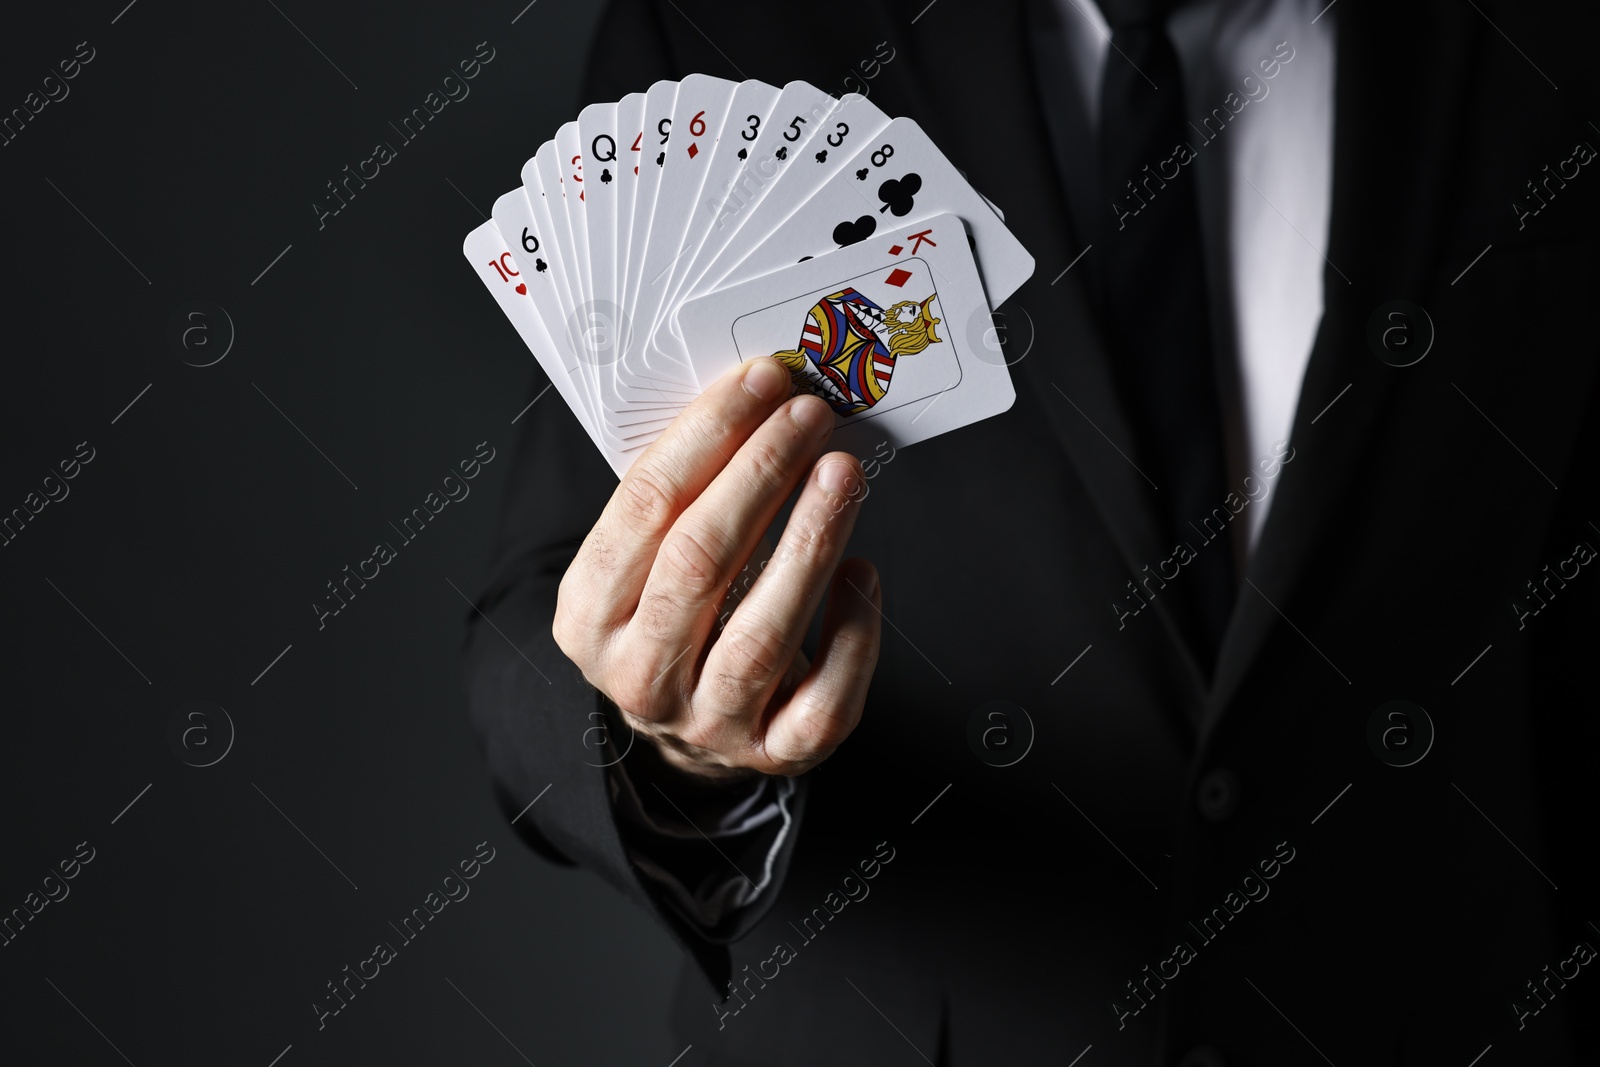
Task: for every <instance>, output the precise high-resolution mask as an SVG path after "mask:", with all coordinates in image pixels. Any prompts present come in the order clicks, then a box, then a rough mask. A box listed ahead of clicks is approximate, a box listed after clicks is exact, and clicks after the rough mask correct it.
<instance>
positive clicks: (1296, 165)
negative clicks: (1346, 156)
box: [996, 0, 1338, 550]
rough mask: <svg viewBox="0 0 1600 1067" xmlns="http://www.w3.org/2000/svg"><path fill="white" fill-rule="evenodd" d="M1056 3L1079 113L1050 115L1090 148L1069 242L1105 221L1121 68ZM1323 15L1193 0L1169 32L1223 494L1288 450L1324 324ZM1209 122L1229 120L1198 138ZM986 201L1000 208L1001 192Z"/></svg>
mask: <svg viewBox="0 0 1600 1067" xmlns="http://www.w3.org/2000/svg"><path fill="white" fill-rule="evenodd" d="M1055 3H1056V4H1057V5H1058V6H1059V8H1060V9H1061V11H1060V18H1061V21H1062V23H1063V29H1064V31H1065V35H1066V44H1067V48H1068V51H1069V53H1070V62H1069V63H1068V68H1069V69H1070V71H1071V72H1072V79H1071V84H1072V85H1073V86H1074V87H1075V89H1076V91H1077V97H1078V98H1077V99H1075V100H1070V101H1060V102H1057V101H1045V106H1046V107H1052V106H1061V107H1065V108H1067V109H1068V114H1067V115H1066V116H1065V117H1066V119H1067V120H1068V123H1069V128H1076V129H1077V130H1078V131H1079V132H1080V133H1081V138H1076V139H1078V140H1080V141H1081V143H1082V144H1083V145H1084V146H1086V150H1085V151H1083V152H1082V153H1081V154H1080V155H1078V157H1077V158H1078V159H1079V160H1080V161H1081V163H1082V165H1081V166H1077V167H1069V168H1068V170H1069V172H1068V173H1067V174H1065V175H1064V176H1063V177H1064V180H1065V181H1066V184H1067V191H1068V199H1069V200H1070V201H1071V203H1070V211H1071V215H1072V218H1073V221H1074V224H1075V225H1076V226H1077V229H1078V232H1080V233H1093V232H1094V231H1095V228H1097V227H1098V225H1099V215H1101V214H1103V213H1105V212H1108V211H1110V210H1111V207H1110V205H1109V203H1103V202H1102V201H1103V200H1104V197H1103V196H1102V195H1101V194H1100V192H1099V185H1098V181H1099V179H1098V175H1099V161H1098V158H1097V155H1096V153H1095V151H1094V147H1093V146H1095V145H1097V144H1098V142H1099V137H1098V133H1099V130H1098V126H1099V117H1100V87H1101V83H1102V81H1103V79H1104V76H1105V64H1106V63H1107V61H1108V57H1109V61H1111V62H1116V63H1125V62H1127V60H1126V59H1125V58H1123V57H1122V56H1119V55H1116V54H1115V53H1113V52H1112V51H1111V30H1110V28H1109V27H1108V26H1107V24H1106V20H1105V18H1104V17H1103V16H1102V15H1101V13H1100V9H1099V8H1098V7H1097V6H1096V5H1095V3H1094V2H1093V0H1055ZM1329 6H1330V5H1328V4H1327V0H1247V2H1243V3H1240V2H1233V0H1199V2H1197V3H1191V4H1185V5H1183V6H1182V7H1181V8H1179V10H1177V11H1176V12H1174V13H1173V14H1172V16H1171V17H1170V18H1169V19H1168V21H1167V32H1168V35H1169V36H1170V37H1171V38H1172V46H1173V49H1174V50H1175V51H1176V52H1177V53H1178V64H1179V66H1180V67H1181V68H1182V69H1183V92H1184V109H1185V111H1186V112H1187V113H1188V115H1189V117H1190V119H1191V121H1192V124H1193V125H1194V127H1195V132H1194V135H1193V140H1192V141H1191V142H1190V143H1191V145H1192V146H1193V147H1194V149H1195V155H1196V158H1195V160H1194V161H1193V162H1192V163H1190V164H1189V165H1188V166H1186V167H1184V168H1183V170H1184V171H1185V172H1186V173H1184V174H1181V175H1180V177H1179V179H1178V180H1180V181H1182V180H1185V179H1189V180H1193V181H1194V182H1195V183H1196V185H1195V192H1196V195H1197V196H1198V197H1199V206H1200V229H1201V241H1202V242H1203V244H1204V246H1205V257H1206V282H1207V285H1208V290H1209V293H1210V301H1211V322H1212V335H1213V346H1214V350H1215V352H1216V353H1217V355H1218V357H1219V360H1220V362H1219V366H1218V370H1219V375H1218V379H1219V382H1220V383H1221V385H1222V387H1223V392H1224V398H1223V425H1224V426H1225V427H1227V428H1228V442H1227V464H1228V466H1227V469H1228V471H1229V477H1228V485H1227V487H1228V488H1229V489H1230V490H1235V491H1238V490H1239V483H1240V481H1241V479H1242V478H1243V476H1244V475H1245V474H1246V473H1248V472H1249V471H1250V469H1251V468H1252V467H1254V466H1255V464H1256V461H1257V460H1259V459H1261V458H1263V457H1267V456H1270V455H1271V454H1272V446H1273V445H1274V444H1275V443H1276V442H1278V441H1282V440H1284V439H1285V438H1287V437H1288V436H1289V428H1290V425H1291V424H1292V423H1293V421H1294V411H1295V405H1296V404H1297V403H1298V402H1299V398H1300V382H1301V379H1302V378H1303V377H1304V375H1305V369H1306V363H1307V362H1308V361H1309V359H1310V357H1311V343H1312V340H1313V338H1314V337H1315V336H1316V332H1317V326H1318V323H1319V322H1320V321H1321V319H1322V276H1323V271H1324V269H1326V261H1325V260H1324V259H1323V251H1324V250H1325V249H1326V248H1327V243H1328V212H1329V206H1330V203H1331V192H1332V187H1333V74H1334V32H1333V19H1334V17H1335V15H1336V12H1334V11H1328V10H1325V9H1326V8H1328V7H1329ZM1280 45H1283V46H1285V47H1283V48H1281V49H1280ZM1291 53H1292V58H1289V59H1287V60H1285V59H1283V58H1282V57H1283V56H1288V55H1291ZM1264 60H1265V61H1268V66H1267V68H1266V70H1268V71H1271V72H1272V75H1271V76H1270V77H1267V76H1266V75H1265V73H1264V71H1263V68H1262V62H1263V61H1264ZM1247 79H1248V81H1247ZM1229 94H1233V95H1232V97H1231V98H1230V95H1229ZM1213 109H1221V110H1222V111H1223V113H1224V114H1225V115H1227V116H1229V117H1228V118H1227V119H1226V121H1225V122H1223V121H1220V120H1218V119H1216V118H1212V119H1211V121H1210V123H1209V125H1208V124H1206V121H1205V120H1206V119H1207V118H1208V117H1210V116H1211V115H1212V110H1213ZM1235 109H1237V111H1236V112H1235ZM1154 162H1155V161H1152V164H1154ZM1191 171H1192V172H1193V173H1192V174H1191V173H1187V172H1191ZM1129 177H1130V178H1134V177H1136V176H1135V175H1129ZM996 195H997V196H998V197H999V198H1000V201H1001V206H1002V207H1003V206H1005V201H1004V190H1003V189H998V190H996ZM1091 222H1092V223H1094V227H1091V226H1090V223H1091ZM1089 254H1090V255H1093V254H1094V253H1093V251H1091V252H1090V253H1089ZM1334 277H1335V284H1338V281H1337V278H1338V276H1337V274H1335V276H1334ZM1235 472H1236V473H1235ZM1270 488H1271V489H1275V488H1276V485H1275V483H1274V484H1273V485H1272V486H1271V487H1270ZM1241 495H1243V494H1242V493H1241ZM1271 500H1272V495H1271V492H1270V491H1269V492H1268V495H1266V496H1265V497H1264V498H1263V499H1261V500H1260V501H1259V502H1257V503H1254V504H1252V505H1250V506H1249V507H1248V508H1247V509H1246V511H1247V513H1248V514H1247V515H1246V518H1248V519H1249V525H1248V527H1247V528H1246V530H1247V537H1248V543H1247V544H1246V545H1243V546H1239V547H1241V548H1244V549H1246V550H1248V549H1253V548H1254V547H1255V543H1256V539H1257V538H1258V537H1259V536H1260V534H1261V527H1262V524H1263V523H1264V522H1265V521H1266V517H1267V508H1268V506H1269V505H1270V504H1271Z"/></svg>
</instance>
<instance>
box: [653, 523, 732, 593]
mask: <svg viewBox="0 0 1600 1067" xmlns="http://www.w3.org/2000/svg"><path fill="white" fill-rule="evenodd" d="M720 542H721V538H719V537H718V536H717V535H716V534H715V533H714V532H712V531H710V530H706V529H701V528H699V527H698V525H696V526H685V527H683V528H680V529H674V530H673V531H672V532H671V533H669V534H668V535H667V537H666V540H665V541H663V542H662V545H661V550H660V551H659V552H658V553H657V554H656V563H657V565H658V566H659V567H660V568H661V571H662V574H663V576H664V577H666V578H667V579H668V580H669V581H671V582H673V583H674V584H676V585H679V586H681V587H684V588H687V589H692V590H702V589H704V588H705V587H706V586H709V585H712V584H713V583H715V582H716V581H717V580H718V578H719V576H720V574H721V572H722V568H721V566H720V565H719V564H718V562H717V561H718V559H719V558H721V556H722V551H721V550H722V549H723V545H722V544H721V543H720Z"/></svg>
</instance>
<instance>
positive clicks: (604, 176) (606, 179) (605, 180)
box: [600, 167, 611, 185]
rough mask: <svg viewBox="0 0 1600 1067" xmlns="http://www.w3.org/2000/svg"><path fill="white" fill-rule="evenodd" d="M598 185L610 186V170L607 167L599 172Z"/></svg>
mask: <svg viewBox="0 0 1600 1067" xmlns="http://www.w3.org/2000/svg"><path fill="white" fill-rule="evenodd" d="M600 184H602V185H610V184H611V168H609V167H607V168H606V169H605V170H603V171H601V172H600Z"/></svg>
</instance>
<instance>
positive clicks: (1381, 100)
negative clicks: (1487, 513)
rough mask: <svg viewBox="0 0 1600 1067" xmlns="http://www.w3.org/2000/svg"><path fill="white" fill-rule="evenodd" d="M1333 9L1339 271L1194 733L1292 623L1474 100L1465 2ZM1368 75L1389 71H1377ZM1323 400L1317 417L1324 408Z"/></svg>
mask: <svg viewBox="0 0 1600 1067" xmlns="http://www.w3.org/2000/svg"><path fill="white" fill-rule="evenodd" d="M1463 12H1465V13H1464V14H1463ZM1333 15H1334V17H1336V18H1337V19H1338V29H1337V35H1338V36H1337V42H1338V43H1337V57H1336V60H1335V69H1336V76H1335V80H1334V81H1335V86H1336V88H1335V102H1334V138H1333V141H1334V143H1333V194H1332V209H1331V217H1330V223H1329V227H1328V229H1329V239H1328V249H1327V258H1328V259H1329V260H1330V261H1331V263H1336V264H1338V269H1337V270H1336V269H1334V268H1333V267H1332V266H1329V267H1328V268H1326V269H1325V270H1324V271H1323V316H1322V323H1321V326H1320V327H1319V329H1318V331H1317V336H1316V341H1315V343H1314V345H1313V347H1312V354H1311V360H1310V363H1309V364H1308V366H1307V368H1306V374H1305V380H1304V382H1303V384H1302V386H1301V391H1300V401H1299V405H1298V407H1297V409H1296V411H1295V418H1294V426H1293V429H1292V431H1291V435H1290V442H1291V444H1292V446H1293V447H1294V450H1295V455H1294V459H1293V461H1292V463H1291V464H1289V465H1286V466H1285V467H1284V468H1283V473H1282V475H1281V480H1280V482H1279V485H1278V489H1277V493H1276V496H1275V497H1274V499H1273V502H1272V507H1271V510H1270V512H1269V513H1268V516H1267V521H1266V525H1265V527H1264V528H1263V530H1262V533H1261V539H1260V541H1259V543H1258V544H1257V547H1256V551H1255V553H1254V555H1253V556H1252V558H1251V560H1250V563H1249V566H1248V567H1247V569H1246V577H1247V579H1248V581H1249V583H1250V584H1246V585H1244V586H1243V587H1242V588H1241V590H1240V593H1239V600H1238V603H1237V607H1236V608H1235V611H1234V615H1233V618H1232V620H1231V621H1230V623H1229V626H1228V630H1227V633H1226V634H1225V635H1224V637H1223V642H1222V647H1221V650H1220V652H1219V654H1218V663H1217V672H1216V678H1215V684H1214V686H1213V688H1212V692H1211V694H1210V697H1209V699H1208V701H1207V714H1206V720H1205V722H1204V724H1203V725H1202V735H1203V736H1205V735H1209V733H1210V732H1211V731H1212V730H1214V729H1215V726H1216V723H1217V721H1218V720H1219V719H1220V718H1221V717H1222V715H1223V713H1224V711H1225V710H1226V709H1227V707H1228V705H1229V704H1230V702H1231V701H1232V700H1233V698H1234V697H1235V696H1236V695H1237V693H1238V690H1239V687H1240V685H1241V683H1242V682H1243V680H1244V678H1245V677H1246V676H1247V674H1248V672H1249V670H1250V669H1251V666H1252V665H1253V663H1254V661H1255V659H1256V656H1257V655H1258V653H1259V652H1260V649H1261V646H1262V644H1263V643H1264V642H1265V640H1266V638H1267V636H1268V635H1269V634H1270V633H1272V631H1273V629H1274V628H1275V627H1277V626H1280V625H1282V624H1283V616H1280V614H1279V611H1280V610H1281V611H1283V612H1284V613H1285V615H1286V616H1287V617H1288V618H1290V619H1292V618H1294V608H1293V602H1292V598H1293V594H1294V591H1295V587H1296V584H1297V583H1298V581H1299V579H1300V577H1301V576H1302V574H1303V573H1304V572H1305V569H1306V567H1307V564H1308V563H1309V561H1310V554H1311V552H1312V550H1313V548H1314V547H1315V545H1316V541H1317V537H1318V536H1319V534H1320V533H1322V532H1323V531H1324V530H1325V529H1327V528H1329V527H1330V526H1331V525H1332V520H1333V515H1334V509H1335V507H1336V506H1337V504H1338V502H1339V500H1340V497H1341V494H1342V493H1343V492H1344V491H1345V488H1346V486H1347V485H1348V484H1349V482H1350V480H1351V476H1352V474H1353V472H1354V471H1355V470H1356V468H1357V466H1358V463H1359V461H1360V460H1361V459H1362V457H1363V456H1364V454H1365V448H1364V442H1365V441H1366V439H1367V437H1368V435H1369V433H1370V432H1371V430H1372V428H1373V426H1374V424H1375V423H1376V422H1377V421H1378V419H1380V418H1381V417H1383V415H1384V413H1385V410H1386V408H1387V406H1388V404H1387V401H1388V393H1389V386H1390V384H1391V383H1392V382H1393V380H1394V376H1395V375H1396V374H1403V373H1405V372H1404V370H1397V369H1395V368H1392V367H1389V366H1387V365H1385V364H1384V363H1382V362H1380V361H1379V360H1378V359H1377V357H1376V356H1374V355H1373V353H1372V352H1371V350H1370V349H1369V348H1368V345H1367V341H1366V326H1367V320H1368V317H1369V316H1370V315H1371V314H1372V312H1373V311H1374V309H1376V308H1377V307H1378V306H1379V305H1381V304H1383V303H1385V302H1387V301H1389V300H1393V299H1396V298H1403V297H1406V296H1412V295H1420V294H1421V293H1422V292H1424V291H1425V289H1426V288H1427V287H1428V281H1429V278H1430V276H1431V275H1432V273H1433V272H1434V271H1435V269H1436V268H1437V263H1438V257H1439V254H1440V251H1441V240H1440V235H1441V229H1442V227H1443V225H1444V221H1445V218H1444V201H1445V198H1444V197H1443V196H1441V195H1440V193H1439V190H1440V189H1441V188H1445V187H1446V186H1447V185H1448V182H1447V181H1446V180H1445V175H1444V173H1443V172H1444V171H1445V170H1446V169H1447V168H1449V167H1450V166H1451V165H1452V164H1453V163H1454V156H1453V153H1452V151H1451V147H1450V146H1451V145H1452V144H1454V143H1459V140H1458V132H1459V124H1460V123H1461V122H1462V121H1463V119H1464V116H1463V115H1462V114H1461V107H1460V102H1461V101H1463V100H1465V99H1467V98H1468V96H1469V94H1468V92H1467V88H1468V86H1467V82H1466V77H1467V73H1468V67H1469V61H1470V59H1471V55H1470V53H1471V47H1472V45H1473V44H1474V42H1475V40H1476V37H1475V35H1476V33H1477V26H1476V24H1475V23H1473V22H1472V21H1471V20H1472V18H1473V17H1474V16H1473V15H1472V12H1471V11H1470V9H1467V8H1466V7H1465V6H1464V5H1451V4H1445V3H1437V2H1436V3H1426V4H1420V5H1390V6H1384V7H1382V8H1381V9H1379V8H1374V7H1373V6H1372V5H1361V4H1351V5H1348V6H1345V7H1341V8H1339V9H1338V10H1337V11H1336V12H1334V13H1333ZM1416 40H1428V41H1429V42H1430V43H1429V46H1428V47H1427V48H1426V49H1422V50H1420V51H1419V50H1417V49H1415V48H1412V47H1410V46H1408V45H1407V44H1406V42H1407V41H1416ZM1374 71H1384V72H1385V75H1384V77H1382V78H1375V77H1373V76H1372V72H1374ZM1341 271H1342V274H1341ZM1346 277H1348V279H1349V281H1348V282H1347V281H1346ZM1346 386H1348V387H1349V388H1348V390H1347V391H1345V392H1344V395H1343V396H1342V397H1340V393H1341V391H1342V390H1346ZM1336 398H1337V400H1338V402H1337V404H1336V405H1335V406H1333V407H1332V408H1331V409H1328V405H1329V404H1330V403H1332V402H1333V401H1335V399H1336ZM1324 409H1328V410H1326V417H1319V416H1322V415H1323V414H1324ZM1313 422H1315V423H1316V425H1312V424H1313ZM1252 585H1253V586H1254V588H1252ZM1309 639H1311V640H1315V635H1314V634H1312V635H1310V637H1309ZM1328 677H1329V680H1330V682H1331V684H1334V685H1338V684H1339V683H1340V682H1341V681H1348V680H1347V679H1341V677H1340V676H1339V675H1338V674H1337V673H1336V669H1335V668H1332V667H1330V668H1329V670H1328Z"/></svg>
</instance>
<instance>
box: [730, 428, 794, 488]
mask: <svg viewBox="0 0 1600 1067" xmlns="http://www.w3.org/2000/svg"><path fill="white" fill-rule="evenodd" d="M790 466H791V463H790V457H789V455H788V453H787V452H786V451H785V450H784V449H783V448H781V447H779V446H778V444H777V443H776V442H774V441H773V440H772V439H771V438H769V437H765V436H762V437H753V438H751V439H750V441H749V442H748V443H746V445H745V447H744V455H743V457H742V458H741V460H740V471H741V477H742V479H743V481H744V483H745V487H746V488H747V489H750V490H753V491H755V492H757V493H764V492H766V491H768V490H771V489H773V488H775V487H776V486H778V485H780V484H782V483H783V482H784V481H785V480H786V479H787V478H788V475H789V468H790Z"/></svg>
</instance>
